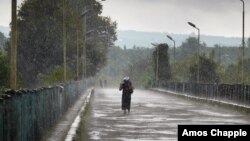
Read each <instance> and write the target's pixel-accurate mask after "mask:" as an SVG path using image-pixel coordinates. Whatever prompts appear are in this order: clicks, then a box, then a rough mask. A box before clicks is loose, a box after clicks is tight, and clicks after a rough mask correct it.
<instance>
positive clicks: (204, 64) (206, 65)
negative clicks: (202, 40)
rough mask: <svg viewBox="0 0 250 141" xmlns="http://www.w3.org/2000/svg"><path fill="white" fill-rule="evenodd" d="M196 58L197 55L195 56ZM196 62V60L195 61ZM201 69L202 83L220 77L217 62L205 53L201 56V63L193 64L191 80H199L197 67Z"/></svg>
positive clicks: (210, 81)
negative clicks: (217, 71)
mask: <svg viewBox="0 0 250 141" xmlns="http://www.w3.org/2000/svg"><path fill="white" fill-rule="evenodd" d="M194 58H195V57H194ZM194 62H195V61H194ZM198 66H199V70H200V74H199V75H200V76H199V78H200V82H202V83H212V82H215V80H216V79H217V78H218V77H219V76H218V75H217V73H216V69H217V64H216V63H215V62H214V60H213V59H210V58H207V57H206V56H205V55H204V54H203V55H202V56H199V65H197V63H193V64H191V66H190V68H189V70H190V78H189V79H190V81H193V82H196V81H197V73H198V72H197V70H198V69H197V67H198Z"/></svg>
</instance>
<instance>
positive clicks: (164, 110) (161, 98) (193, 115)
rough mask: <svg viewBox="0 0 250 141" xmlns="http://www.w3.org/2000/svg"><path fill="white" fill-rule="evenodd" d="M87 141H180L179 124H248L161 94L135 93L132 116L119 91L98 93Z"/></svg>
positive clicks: (214, 109)
mask: <svg viewBox="0 0 250 141" xmlns="http://www.w3.org/2000/svg"><path fill="white" fill-rule="evenodd" d="M87 123H88V125H86V126H87V127H86V128H87V132H88V136H89V139H88V140H92V141H94V140H100V141H103V140H105V141H144V140H145V141H150V140H152V141H171V140H177V125H178V124H249V123H250V118H249V116H246V115H244V114H241V113H239V112H233V111H231V110H228V109H223V108H218V107H213V106H211V105H203V104H200V103H197V102H194V101H189V100H187V99H183V98H178V97H175V96H172V95H167V94H163V93H158V92H152V91H144V90H135V92H134V94H133V95H132V101H131V113H130V114H126V115H124V114H123V112H122V110H121V92H120V91H118V89H99V90H95V94H94V95H93V97H92V100H91V105H90V112H89V118H87Z"/></svg>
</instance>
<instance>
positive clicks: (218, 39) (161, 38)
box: [115, 30, 241, 48]
mask: <svg viewBox="0 0 250 141" xmlns="http://www.w3.org/2000/svg"><path fill="white" fill-rule="evenodd" d="M166 35H167V33H161V32H140V31H132V30H129V31H121V30H118V31H117V37H118V40H117V41H116V43H115V44H116V45H117V46H120V47H123V46H126V47H127V48H132V47H133V46H137V47H152V45H151V43H169V44H170V46H172V43H171V41H169V39H167V38H166ZM169 35H170V36H172V37H173V38H174V39H175V40H176V46H180V45H181V43H182V42H184V41H185V40H186V39H187V38H188V37H190V36H192V37H196V36H197V35H195V34H194V33H192V34H189V35H188V34H169ZM201 42H205V43H206V44H207V46H208V47H213V46H214V45H215V44H219V45H221V46H230V47H231V46H239V45H240V44H241V38H234V37H232V38H229V37H223V36H208V35H201Z"/></svg>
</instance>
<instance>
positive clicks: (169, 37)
mask: <svg viewBox="0 0 250 141" xmlns="http://www.w3.org/2000/svg"><path fill="white" fill-rule="evenodd" d="M167 37H168V39H170V40H171V41H173V43H174V66H175V40H174V39H173V38H172V37H171V36H169V35H167Z"/></svg>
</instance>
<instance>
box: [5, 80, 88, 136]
mask: <svg viewBox="0 0 250 141" xmlns="http://www.w3.org/2000/svg"><path fill="white" fill-rule="evenodd" d="M84 90H86V85H85V84H84V82H83V81H75V82H71V83H67V84H64V85H57V86H53V87H46V88H39V89H35V90H18V91H6V92H5V94H1V95H0V141H39V140H41V139H42V137H43V135H44V134H45V133H46V132H47V131H48V130H49V129H50V128H51V127H52V126H53V125H54V124H55V123H56V122H57V121H58V120H59V119H60V117H62V115H63V114H64V113H65V112H66V111H67V110H68V108H69V107H71V105H72V104H74V102H75V101H76V100H77V98H78V97H79V96H80V95H81V94H82V93H83V91H84Z"/></svg>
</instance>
